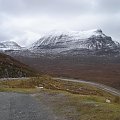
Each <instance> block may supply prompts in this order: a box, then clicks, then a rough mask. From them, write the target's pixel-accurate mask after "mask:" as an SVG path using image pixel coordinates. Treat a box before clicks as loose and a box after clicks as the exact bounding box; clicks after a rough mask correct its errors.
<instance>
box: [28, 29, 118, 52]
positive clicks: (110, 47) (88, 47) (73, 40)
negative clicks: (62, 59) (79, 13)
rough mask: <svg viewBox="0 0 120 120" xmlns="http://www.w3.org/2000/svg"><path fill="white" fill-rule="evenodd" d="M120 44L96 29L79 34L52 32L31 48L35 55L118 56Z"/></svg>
mask: <svg viewBox="0 0 120 120" xmlns="http://www.w3.org/2000/svg"><path fill="white" fill-rule="evenodd" d="M119 48H120V44H119V43H117V42H115V41H113V40H112V38H111V37H109V36H107V35H105V34H104V33H103V32H102V30H100V29H95V30H89V31H79V32H76V31H74V32H52V33H49V34H47V35H45V36H43V37H42V38H40V39H39V40H38V41H37V42H35V43H34V44H32V45H31V46H30V50H31V51H32V52H34V53H47V54H58V53H60V54H83V53H86V54H97V53H98V54H99V53H100V54H106V53H107V54H110V53H111V54H112V53H113V54H117V53H119Z"/></svg>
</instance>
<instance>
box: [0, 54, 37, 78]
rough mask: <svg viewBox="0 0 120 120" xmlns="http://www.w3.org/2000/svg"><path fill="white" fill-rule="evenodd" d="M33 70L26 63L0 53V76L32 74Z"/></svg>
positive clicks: (33, 73)
mask: <svg viewBox="0 0 120 120" xmlns="http://www.w3.org/2000/svg"><path fill="white" fill-rule="evenodd" d="M33 75H35V72H34V71H33V70H32V69H31V68H29V67H28V66H27V65H25V64H23V63H21V62H19V61H17V60H15V59H13V58H12V57H10V56H8V55H5V54H3V53H0V78H8V77H15V78H16V77H27V76H33Z"/></svg>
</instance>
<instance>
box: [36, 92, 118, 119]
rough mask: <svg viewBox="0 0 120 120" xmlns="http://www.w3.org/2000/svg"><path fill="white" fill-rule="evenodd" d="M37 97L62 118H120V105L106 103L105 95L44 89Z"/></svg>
mask: <svg viewBox="0 0 120 120" xmlns="http://www.w3.org/2000/svg"><path fill="white" fill-rule="evenodd" d="M36 97H37V99H38V100H40V101H41V102H43V103H44V104H45V105H47V106H48V107H49V108H50V109H51V110H53V111H54V113H56V115H57V116H58V118H61V116H62V120H120V114H119V113H120V105H119V104H114V103H110V104H108V103H105V97H103V96H95V95H78V94H72V93H69V92H66V91H60V90H43V91H41V92H40V93H39V94H37V95H36Z"/></svg>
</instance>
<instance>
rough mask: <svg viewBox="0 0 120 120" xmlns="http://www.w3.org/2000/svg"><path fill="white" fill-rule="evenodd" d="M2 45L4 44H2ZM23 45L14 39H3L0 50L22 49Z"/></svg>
mask: <svg viewBox="0 0 120 120" xmlns="http://www.w3.org/2000/svg"><path fill="white" fill-rule="evenodd" d="M1 45H2V46H1ZM21 49H22V47H21V46H19V45H18V44H17V43H16V42H13V41H2V42H1V43H0V50H2V51H4V50H21Z"/></svg>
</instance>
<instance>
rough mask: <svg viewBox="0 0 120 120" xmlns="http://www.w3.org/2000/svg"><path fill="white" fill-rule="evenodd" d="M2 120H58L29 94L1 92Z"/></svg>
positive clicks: (0, 118) (0, 112) (0, 116)
mask: <svg viewBox="0 0 120 120" xmlns="http://www.w3.org/2000/svg"><path fill="white" fill-rule="evenodd" d="M0 120H57V119H56V118H55V116H54V114H53V113H52V112H51V111H50V110H49V108H48V107H47V106H45V105H43V104H42V103H39V102H38V101H36V99H35V98H34V97H32V96H30V95H27V94H19V93H6V92H0Z"/></svg>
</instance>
